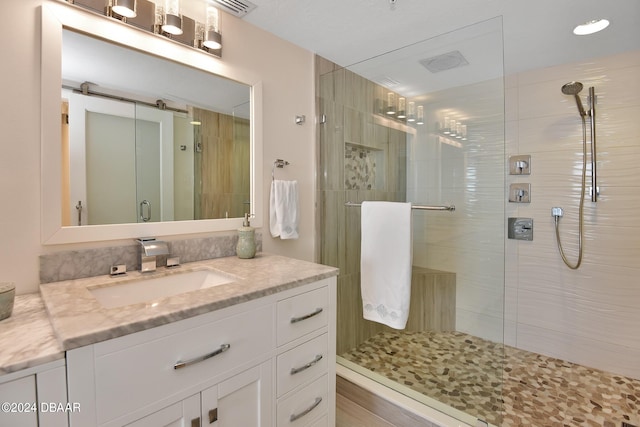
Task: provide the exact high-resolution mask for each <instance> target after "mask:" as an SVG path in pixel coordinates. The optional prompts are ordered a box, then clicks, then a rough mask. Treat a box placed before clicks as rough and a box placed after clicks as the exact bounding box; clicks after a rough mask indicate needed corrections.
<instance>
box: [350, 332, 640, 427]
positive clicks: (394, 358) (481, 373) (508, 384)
mask: <svg viewBox="0 0 640 427" xmlns="http://www.w3.org/2000/svg"><path fill="white" fill-rule="evenodd" d="M341 356H342V357H344V358H345V359H347V360H350V361H352V362H354V363H356V364H358V365H360V366H362V367H364V368H367V369H369V370H371V371H374V372H376V373H378V374H380V375H383V376H385V377H387V378H389V379H391V380H394V381H396V382H397V383H399V384H402V385H405V386H407V387H410V388H411V389H413V390H416V391H418V392H420V393H422V394H424V395H427V396H429V397H432V398H434V399H436V400H438V401H440V402H442V403H445V404H447V405H449V406H451V407H454V408H456V409H458V410H461V411H464V412H466V413H468V414H471V415H473V416H476V417H478V418H482V419H485V420H487V421H488V422H490V423H491V424H494V425H497V426H505V427H511V426H530V427H555V426H558V427H565V426H566V427H583V426H588V427H592V426H593V427H595V426H598V427H620V426H621V425H622V422H627V423H629V424H631V425H634V426H638V427H640V380H636V379H632V378H627V377H623V376H619V375H614V374H611V373H607V372H603V371H599V370H597V369H591V368H587V367H584V366H581V365H577V364H574V363H569V362H566V361H563V360H560V359H554V358H552V357H546V356H542V355H539V354H536V353H531V352H527V351H524V350H519V349H516V348H513V347H509V346H503V345H502V344H496V343H493V342H490V341H486V340H483V339H481V338H478V337H474V336H471V335H467V334H464V333H460V332H404V331H399V332H383V333H380V334H378V335H376V336H374V337H372V338H371V339H369V340H367V341H365V342H364V343H363V344H361V345H360V346H358V347H357V348H355V349H353V350H351V351H349V352H347V353H345V354H342V355H341Z"/></svg>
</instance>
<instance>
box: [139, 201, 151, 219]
mask: <svg viewBox="0 0 640 427" xmlns="http://www.w3.org/2000/svg"><path fill="white" fill-rule="evenodd" d="M145 206H146V207H147V214H146V215H145V214H144V207H145ZM140 220H141V221H142V222H149V221H151V202H150V201H148V200H143V201H141V202H140Z"/></svg>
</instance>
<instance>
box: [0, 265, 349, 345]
mask: <svg viewBox="0 0 640 427" xmlns="http://www.w3.org/2000/svg"><path fill="white" fill-rule="evenodd" d="M199 268H210V269H214V270H218V271H219V272H221V273H224V274H227V275H231V276H234V277H236V278H237V280H235V281H234V282H232V283H228V284H224V285H219V286H215V287H212V288H207V289H200V290H197V291H192V292H187V293H182V294H178V295H174V296H170V297H165V298H161V299H154V300H153V301H148V302H144V303H137V304H132V305H127V306H123V307H116V308H104V307H102V305H100V303H99V302H98V301H97V300H96V299H95V298H94V297H93V296H92V294H91V293H90V291H89V290H88V288H90V287H94V286H100V285H104V284H105V283H107V284H109V283H118V282H120V281H121V280H135V279H137V278H141V277H142V278H151V277H161V276H164V275H170V274H174V273H178V272H180V271H189V270H192V269H199ZM337 274H338V269H337V268H334V267H328V266H325V265H321V264H315V263H312V262H307V261H301V260H296V259H292V258H287V257H283V256H278V255H271V254H266V253H259V254H257V255H256V257H255V258H253V259H240V258H237V257H235V256H233V257H226V258H216V259H211V260H205V261H198V262H192V263H188V264H183V265H181V266H180V267H178V270H174V269H172V270H167V269H166V268H159V269H158V271H156V272H155V273H145V274H144V275H142V274H141V273H140V272H139V271H135V272H129V273H127V277H126V278H125V279H122V278H112V277H110V276H108V275H105V276H97V277H89V278H85V279H76V280H68V281H63V282H54V283H47V284H43V285H40V293H41V295H42V298H43V300H44V304H45V307H46V310H47V312H48V314H49V319H50V320H51V324H52V325H53V330H54V331H55V334H56V336H57V338H58V342H59V343H60V345H61V347H62V350H71V349H73V348H77V347H81V346H85V345H89V344H94V343H96V342H100V341H104V340H108V339H111V338H116V337H119V336H123V335H127V334H130V333H134V332H139V331H142V330H145V329H149V328H152V327H156V326H160V325H164V324H167V323H171V322H175V321H178V320H182V319H186V318H189V317H193V316H197V315H199V314H204V313H208V312H211V311H214V310H218V309H221V308H225V307H229V306H232V305H235V304H238V303H242V302H245V301H249V300H252V299H256V298H260V297H263V296H267V295H270V294H273V293H276V292H280V291H284V290H287V289H291V288H295V287H297V286H300V285H304V284H307V283H311V282H314V281H317V280H321V279H324V278H327V277H332V276H336V275H337ZM0 324H1V323H0Z"/></svg>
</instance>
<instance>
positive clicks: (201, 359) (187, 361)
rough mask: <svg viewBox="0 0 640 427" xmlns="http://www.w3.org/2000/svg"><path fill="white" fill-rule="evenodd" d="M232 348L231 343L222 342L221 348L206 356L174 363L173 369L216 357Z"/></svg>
mask: <svg viewBox="0 0 640 427" xmlns="http://www.w3.org/2000/svg"><path fill="white" fill-rule="evenodd" d="M230 348H231V344H222V345H221V346H220V348H219V349H217V350H216V351H213V352H211V353H209V354H205V355H204V356H200V357H196V358H194V359H190V360H186V361H184V362H182V361H180V362H176V364H175V365H173V369H180V368H185V367H187V366H189V365H193V364H194V363H198V362H202V361H203V360H207V359H211V358H212V357H215V356H217V355H219V354H222V353H224V352H225V351H227V350H229V349H230Z"/></svg>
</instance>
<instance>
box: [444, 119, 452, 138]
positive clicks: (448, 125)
mask: <svg viewBox="0 0 640 427" xmlns="http://www.w3.org/2000/svg"><path fill="white" fill-rule="evenodd" d="M442 133H444V134H445V135H449V134H450V133H451V121H450V120H449V117H446V116H445V118H444V127H443V128H442Z"/></svg>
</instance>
